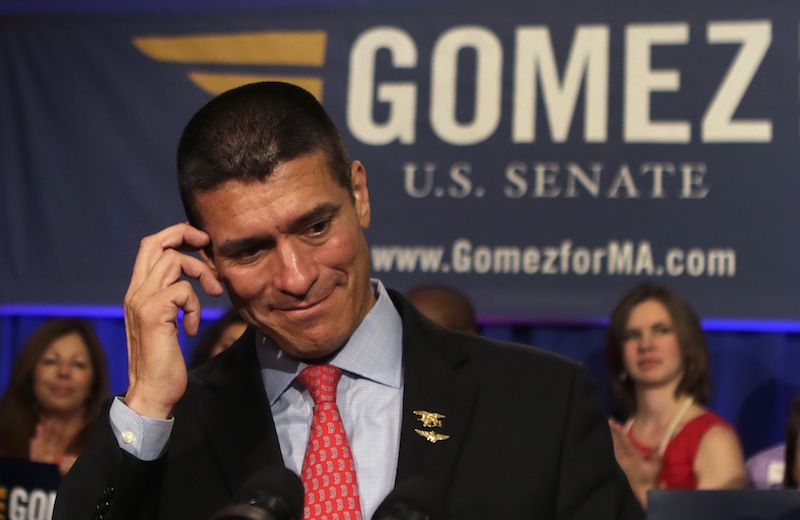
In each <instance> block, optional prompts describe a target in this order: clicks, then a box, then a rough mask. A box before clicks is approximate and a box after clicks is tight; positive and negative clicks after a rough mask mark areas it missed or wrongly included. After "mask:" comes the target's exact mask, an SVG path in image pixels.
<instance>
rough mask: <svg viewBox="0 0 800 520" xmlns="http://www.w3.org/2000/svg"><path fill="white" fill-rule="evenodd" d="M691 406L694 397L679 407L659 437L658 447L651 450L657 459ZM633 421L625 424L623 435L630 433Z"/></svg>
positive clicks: (662, 453) (633, 419)
mask: <svg viewBox="0 0 800 520" xmlns="http://www.w3.org/2000/svg"><path fill="white" fill-rule="evenodd" d="M693 404H694V397H691V396H690V397H689V399H687V400H686V402H685V403H683V406H682V407H681V409H680V410H679V411H678V413H677V414H676V415H675V417H674V418H673V419H672V422H671V423H669V426H668V427H667V430H666V431H665V432H664V436H663V437H661V441H660V442H659V443H658V445H657V446H656V448H655V450H653V451H655V452H656V453H658V456H659V458H660V457H661V456H663V455H664V450H666V449H667V444H669V441H670V439H672V436H673V435H674V434H675V429H676V428H677V427H678V425H679V424H680V423H681V421H682V420H683V418H684V417H686V414H687V413H688V412H689V408H691V407H692V405H693ZM635 421H636V417H634V418H632V419H630V420H629V421H628V422H627V423H626V424H625V434H626V435H627V434H628V432H630V431H631V428H633V423H634V422H635Z"/></svg>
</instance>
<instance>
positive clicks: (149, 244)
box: [129, 223, 222, 295]
mask: <svg viewBox="0 0 800 520" xmlns="http://www.w3.org/2000/svg"><path fill="white" fill-rule="evenodd" d="M208 244H209V238H208V235H207V234H206V233H204V232H203V231H200V230H199V229H197V228H195V227H192V226H190V225H189V224H185V223H182V224H176V225H174V226H170V227H168V228H166V229H164V230H162V231H160V232H158V233H156V234H155V235H151V236H148V237H145V238H144V239H142V241H141V243H140V244H139V253H138V254H137V256H136V262H135V264H134V266H133V275H132V276H131V283H130V286H129V291H131V290H132V291H137V290H138V289H139V287H141V286H142V285H143V284H144V283H145V281H146V280H147V279H148V278H150V277H151V274H152V272H153V269H154V267H155V266H156V264H157V263H158V262H159V261H161V260H162V259H163V257H164V255H165V253H178V252H179V251H185V252H194V251H199V250H200V249H202V248H204V247H205V246H207V245H208ZM180 256H181V257H182V258H185V259H192V260H193V261H192V262H189V263H187V264H182V267H185V268H186V271H185V272H184V273H183V274H185V275H186V276H189V277H191V278H196V279H198V280H200V284H201V286H202V287H203V289H204V290H206V291H208V292H209V293H210V294H212V295H219V294H222V286H221V284H220V283H219V281H218V280H216V277H215V276H214V274H213V272H211V269H210V268H208V266H207V265H205V263H204V262H202V261H201V260H199V259H197V258H194V257H191V256H188V255H180ZM173 257H174V255H173ZM174 274H175V273H174V272H173V275H174ZM175 280H177V277H174V279H172V280H171V281H169V280H161V281H162V283H166V285H169V284H170V283H173V282H174V281H175ZM166 285H162V288H163V287H166Z"/></svg>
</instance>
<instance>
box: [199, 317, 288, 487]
mask: <svg viewBox="0 0 800 520" xmlns="http://www.w3.org/2000/svg"><path fill="white" fill-rule="evenodd" d="M225 354H227V355H225V356H224V357H223V358H221V359H220V360H219V361H220V362H219V363H217V364H215V365H214V366H213V367H212V368H211V369H210V371H209V373H208V375H207V377H206V384H205V385H204V388H203V392H204V393H203V396H202V398H201V399H200V400H198V402H197V405H198V406H197V413H198V415H199V417H200V422H201V424H202V426H203V428H204V431H205V433H206V436H207V438H208V440H209V443H210V445H211V449H212V451H213V452H214V455H215V457H216V460H217V461H219V465H220V469H221V471H222V473H223V475H224V477H225V480H226V481H227V483H228V485H229V487H230V490H231V492H232V493H236V491H237V490H238V489H239V487H240V486H241V484H242V481H243V480H244V479H246V478H247V477H248V476H249V475H250V474H251V473H253V472H254V471H256V470H257V469H259V468H262V467H264V466H267V465H271V464H283V458H282V456H281V451H280V445H279V443H278V436H277V433H276V431H275V424H274V422H273V419H272V413H271V412H270V408H269V402H268V401H267V396H266V392H265V390H264V384H263V381H262V379H261V371H260V369H259V366H260V365H259V362H258V358H257V356H256V353H255V333H254V331H253V329H248V331H247V332H246V333H245V335H244V336H243V337H242V338H241V339H240V340H239V341H238V342H237V343H235V344H234V345H233V346H231V348H230V349H229V351H228V352H226V353H225Z"/></svg>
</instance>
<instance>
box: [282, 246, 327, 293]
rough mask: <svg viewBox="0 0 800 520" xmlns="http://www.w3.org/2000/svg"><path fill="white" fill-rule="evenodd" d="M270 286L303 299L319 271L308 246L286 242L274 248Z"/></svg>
mask: <svg viewBox="0 0 800 520" xmlns="http://www.w3.org/2000/svg"><path fill="white" fill-rule="evenodd" d="M272 268H273V269H274V270H275V272H274V273H273V278H272V285H273V286H274V287H275V288H276V289H278V290H279V291H281V292H283V293H286V294H291V295H292V296H295V297H298V298H300V297H303V296H305V295H306V294H307V293H308V291H309V290H310V289H311V286H312V285H314V282H316V281H317V277H318V276H319V269H318V268H317V265H316V262H315V260H314V256H313V254H312V252H311V251H310V250H309V246H307V245H304V244H297V243H295V242H294V241H287V242H286V243H284V244H280V245H278V247H277V248H276V255H275V262H274V264H273V266H272Z"/></svg>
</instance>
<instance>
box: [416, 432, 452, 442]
mask: <svg viewBox="0 0 800 520" xmlns="http://www.w3.org/2000/svg"><path fill="white" fill-rule="evenodd" d="M414 431H415V432H417V433H418V434H419V435H421V436H422V437H424V438H425V440H426V441H428V442H430V443H434V444H435V443H437V442H439V441H446V440H447V439H449V438H450V436H449V435H444V434H441V433H436V432H435V431H429V430H414Z"/></svg>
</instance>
